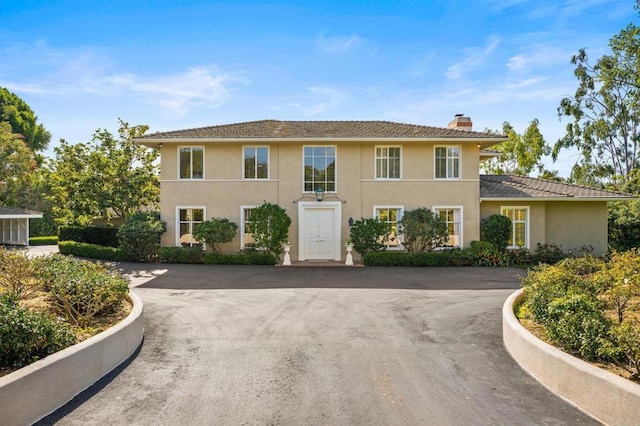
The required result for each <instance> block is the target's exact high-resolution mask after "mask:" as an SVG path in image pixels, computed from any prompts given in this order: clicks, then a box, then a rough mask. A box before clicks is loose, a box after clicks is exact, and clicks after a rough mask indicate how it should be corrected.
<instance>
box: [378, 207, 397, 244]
mask: <svg viewBox="0 0 640 426" xmlns="http://www.w3.org/2000/svg"><path fill="white" fill-rule="evenodd" d="M402 210H403V209H402V207H375V208H374V215H375V217H376V218H378V220H380V221H381V222H384V223H387V224H389V229H390V232H389V238H388V239H387V241H386V242H385V243H386V245H387V247H388V248H402V244H401V243H400V238H399V237H398V221H400V219H402Z"/></svg>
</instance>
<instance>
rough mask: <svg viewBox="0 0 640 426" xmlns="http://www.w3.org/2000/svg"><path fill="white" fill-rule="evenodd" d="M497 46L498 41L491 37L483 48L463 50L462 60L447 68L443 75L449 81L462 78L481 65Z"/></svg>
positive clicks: (496, 38)
mask: <svg viewBox="0 0 640 426" xmlns="http://www.w3.org/2000/svg"><path fill="white" fill-rule="evenodd" d="M499 45H500V39H499V38H498V37H495V36H492V37H489V38H488V39H487V44H486V45H485V46H484V47H469V48H465V49H463V51H464V53H463V56H464V59H463V60H461V61H460V62H458V63H455V64H453V65H451V66H450V67H449V68H447V71H446V72H445V75H446V76H447V78H448V79H450V80H453V79H458V78H460V77H462V76H463V75H464V74H466V73H467V72H468V71H469V70H471V69H474V68H477V67H479V66H481V65H483V64H484V63H485V62H486V61H487V58H488V57H489V56H490V55H491V53H493V51H495V50H496V48H497V47H498V46H499Z"/></svg>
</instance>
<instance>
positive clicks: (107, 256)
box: [58, 241, 124, 261]
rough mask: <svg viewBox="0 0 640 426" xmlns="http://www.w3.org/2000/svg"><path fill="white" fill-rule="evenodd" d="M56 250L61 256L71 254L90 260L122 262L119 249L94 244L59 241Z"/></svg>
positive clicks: (122, 258)
mask: <svg viewBox="0 0 640 426" xmlns="http://www.w3.org/2000/svg"><path fill="white" fill-rule="evenodd" d="M58 249H59V250H60V253H62V254H71V255H74V256H79V257H87V258H90V259H102V260H112V261H119V260H124V257H123V255H122V252H121V251H120V249H117V248H115V247H105V246H99V245H96V244H87V243H76V242H75V241H60V242H58Z"/></svg>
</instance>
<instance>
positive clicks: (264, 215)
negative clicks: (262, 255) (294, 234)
mask: <svg viewBox="0 0 640 426" xmlns="http://www.w3.org/2000/svg"><path fill="white" fill-rule="evenodd" d="M251 221H252V222H253V223H252V231H253V238H254V241H255V247H257V248H260V249H262V250H265V251H266V252H267V253H268V254H273V255H274V256H275V257H276V259H278V258H280V254H282V251H283V248H282V246H283V244H284V243H286V242H287V241H288V240H289V226H290V225H291V218H290V217H289V215H287V212H286V210H285V209H283V208H282V207H280V206H279V205H277V204H271V203H267V202H266V201H265V202H264V203H263V204H262V205H261V206H259V207H256V208H255V209H253V210H252V211H251Z"/></svg>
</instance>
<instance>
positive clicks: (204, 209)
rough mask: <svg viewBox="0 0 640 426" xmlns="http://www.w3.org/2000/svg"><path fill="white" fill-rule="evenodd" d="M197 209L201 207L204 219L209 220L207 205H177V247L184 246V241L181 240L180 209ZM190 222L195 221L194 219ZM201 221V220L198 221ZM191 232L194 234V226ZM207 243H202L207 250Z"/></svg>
mask: <svg viewBox="0 0 640 426" xmlns="http://www.w3.org/2000/svg"><path fill="white" fill-rule="evenodd" d="M187 209H190V210H196V209H200V210H202V220H203V221H205V220H207V207H206V206H176V247H182V243H181V242H180V223H181V221H180V210H187ZM189 223H195V222H193V221H191V222H189ZM197 223H200V222H197ZM191 231H192V232H191V234H192V235H193V226H192V229H191ZM191 244H193V243H191ZM206 248H207V247H206V244H204V243H203V244H202V249H203V250H205V249H206Z"/></svg>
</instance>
